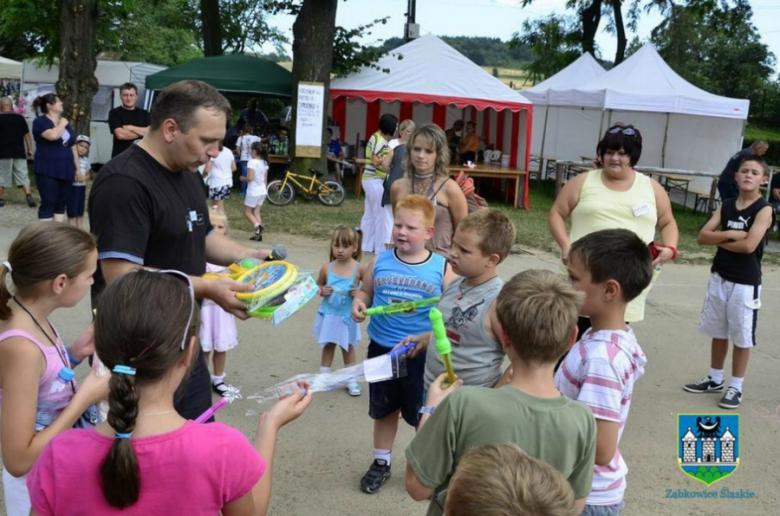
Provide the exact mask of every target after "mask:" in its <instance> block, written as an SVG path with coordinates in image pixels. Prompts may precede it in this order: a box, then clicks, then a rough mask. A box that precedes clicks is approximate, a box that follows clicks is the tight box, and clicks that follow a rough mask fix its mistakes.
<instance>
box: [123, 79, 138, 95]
mask: <svg viewBox="0 0 780 516" xmlns="http://www.w3.org/2000/svg"><path fill="white" fill-rule="evenodd" d="M127 90H134V91H135V94H136V95H138V86H136V85H135V84H133V83H132V82H126V83H124V84H123V85H121V86H120V87H119V93H122V92H123V91H127Z"/></svg>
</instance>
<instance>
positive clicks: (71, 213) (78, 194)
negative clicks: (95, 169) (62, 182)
mask: <svg viewBox="0 0 780 516" xmlns="http://www.w3.org/2000/svg"><path fill="white" fill-rule="evenodd" d="M86 197H87V187H86V186H72V187H71V189H70V196H69V197H68V217H69V218H71V219H75V218H76V217H83V216H84V201H85V199H86Z"/></svg>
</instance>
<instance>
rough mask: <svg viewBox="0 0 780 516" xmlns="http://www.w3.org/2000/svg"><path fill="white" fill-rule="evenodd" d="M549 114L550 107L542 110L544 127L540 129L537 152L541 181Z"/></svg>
mask: <svg viewBox="0 0 780 516" xmlns="http://www.w3.org/2000/svg"><path fill="white" fill-rule="evenodd" d="M549 114H550V105H549V104H548V105H547V106H545V108H544V126H543V128H542V148H541V150H540V151H539V179H540V180H541V179H542V165H543V164H544V141H545V139H546V138H547V116H548V115H549Z"/></svg>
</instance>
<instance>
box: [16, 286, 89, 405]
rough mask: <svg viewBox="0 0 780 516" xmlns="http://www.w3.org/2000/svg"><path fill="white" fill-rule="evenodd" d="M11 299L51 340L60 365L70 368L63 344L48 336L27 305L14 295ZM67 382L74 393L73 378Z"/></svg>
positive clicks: (53, 330) (55, 333)
mask: <svg viewBox="0 0 780 516" xmlns="http://www.w3.org/2000/svg"><path fill="white" fill-rule="evenodd" d="M11 299H13V300H14V301H15V302H16V304H17V305H19V308H21V309H22V310H24V313H26V314H27V315H28V316H29V317H30V319H32V322H34V323H35V326H37V327H38V329H39V330H41V333H43V334H44V335H45V336H46V338H47V339H48V340H49V342H51V344H52V346H54V349H56V350H57V356H58V357H60V360H62V365H63V366H64V367H67V368H70V363H69V360H68V352H67V351H65V349H64V348H65V345H63V346H62V347H60V346H59V345H58V344H57V342H58V341H56V340H54V339H52V338H51V337H50V336H49V334H48V333H46V330H44V329H43V326H41V323H39V322H38V319H36V318H35V316H34V315H33V314H31V313H30V311H29V310H28V309H27V307H25V306H24V305H23V304H22V303H20V302H19V300H18V299H16V296H11ZM46 323H47V324H48V325H49V328H51V331H52V332H54V335H55V336H56V335H57V331H56V330H55V329H54V327H53V326H52V325H51V323H50V322H49V320H48V319H47V320H46ZM69 383H70V388H71V389H72V390H73V393H74V394H75V393H76V387H75V386H74V385H73V380H71V381H70V382H69Z"/></svg>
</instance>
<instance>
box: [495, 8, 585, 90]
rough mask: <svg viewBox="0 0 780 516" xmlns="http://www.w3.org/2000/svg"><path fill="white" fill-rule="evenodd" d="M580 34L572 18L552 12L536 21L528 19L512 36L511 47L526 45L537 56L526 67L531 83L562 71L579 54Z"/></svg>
mask: <svg viewBox="0 0 780 516" xmlns="http://www.w3.org/2000/svg"><path fill="white" fill-rule="evenodd" d="M580 41H581V39H580V34H579V30H578V27H577V24H576V23H575V22H574V20H572V19H571V18H566V17H563V16H557V15H554V14H553V15H550V16H548V17H547V18H542V19H537V20H533V21H532V20H525V21H524V22H523V26H522V29H521V31H520V32H515V33H514V34H513V35H512V40H511V41H510V43H509V46H510V47H512V46H515V45H525V46H527V47H528V48H530V49H531V51H533V53H534V56H535V59H534V60H533V61H531V62H530V63H528V64H527V65H526V66H525V70H526V71H527V72H528V77H527V79H528V80H530V81H531V82H532V83H537V82H540V81H543V80H545V79H547V78H548V77H550V76H551V75H554V74H555V73H557V72H559V71H560V70H562V69H563V68H565V67H566V66H568V65H569V64H571V63H572V62H573V61H574V60H576V59H577V58H578V57H579V55H580V53H579V44H580Z"/></svg>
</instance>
